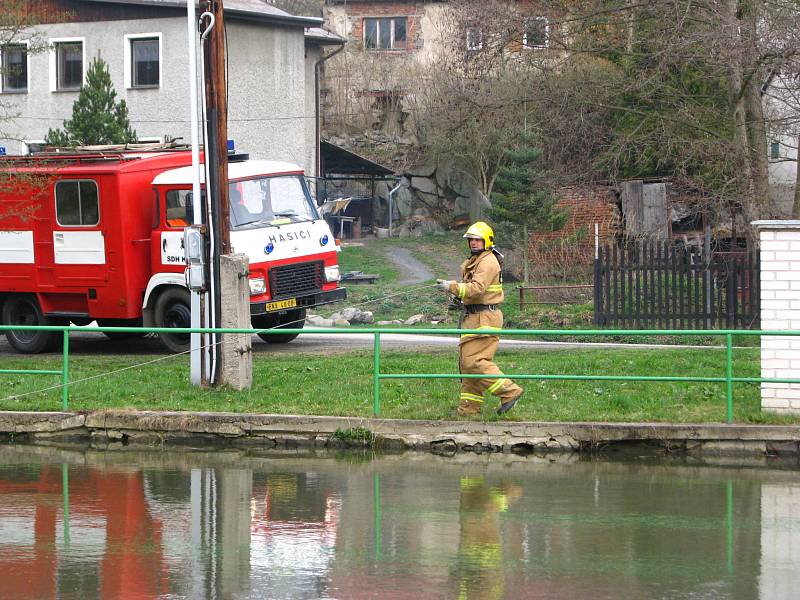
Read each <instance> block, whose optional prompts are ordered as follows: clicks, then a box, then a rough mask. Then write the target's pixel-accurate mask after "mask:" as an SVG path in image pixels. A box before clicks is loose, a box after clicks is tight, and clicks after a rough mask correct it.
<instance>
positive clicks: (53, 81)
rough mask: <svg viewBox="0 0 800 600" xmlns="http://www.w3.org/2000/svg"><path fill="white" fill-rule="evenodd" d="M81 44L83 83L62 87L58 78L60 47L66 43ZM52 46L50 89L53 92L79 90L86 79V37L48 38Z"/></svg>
mask: <svg viewBox="0 0 800 600" xmlns="http://www.w3.org/2000/svg"><path fill="white" fill-rule="evenodd" d="M77 43H80V44H81V83H80V85H79V86H78V87H69V88H67V87H61V86H60V85H59V79H58V67H59V65H58V62H59V60H58V56H59V47H60V46H62V45H64V44H77ZM48 45H49V46H50V52H49V54H50V91H51V92H77V91H80V89H81V87H83V84H84V83H85V81H86V38H84V37H65V38H52V39H50V40H48Z"/></svg>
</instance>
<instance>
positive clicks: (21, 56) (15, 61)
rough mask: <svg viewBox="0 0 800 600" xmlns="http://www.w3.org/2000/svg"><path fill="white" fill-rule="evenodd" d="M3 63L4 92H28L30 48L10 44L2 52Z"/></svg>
mask: <svg viewBox="0 0 800 600" xmlns="http://www.w3.org/2000/svg"><path fill="white" fill-rule="evenodd" d="M0 53H2V62H3V92H17V93H19V92H27V91H28V47H27V46H26V45H24V44H9V45H8V46H3V49H2V50H1V51H0Z"/></svg>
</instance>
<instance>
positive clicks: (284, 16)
mask: <svg viewBox="0 0 800 600" xmlns="http://www.w3.org/2000/svg"><path fill="white" fill-rule="evenodd" d="M82 1H83V2H95V3H100V4H108V3H114V4H133V5H142V6H162V7H164V8H184V9H185V8H186V2H184V1H182V0H82ZM195 4H196V3H195ZM223 5H224V7H225V13H226V14H227V15H230V16H232V17H234V16H235V17H241V18H248V19H253V20H257V21H273V22H280V23H286V24H296V25H303V26H305V27H316V26H319V25H322V23H323V20H322V19H320V18H317V17H302V16H297V15H293V14H290V13H288V12H286V11H285V10H281V9H280V8H276V7H275V6H272V5H271V4H268V3H267V2H265V0H224V2H223Z"/></svg>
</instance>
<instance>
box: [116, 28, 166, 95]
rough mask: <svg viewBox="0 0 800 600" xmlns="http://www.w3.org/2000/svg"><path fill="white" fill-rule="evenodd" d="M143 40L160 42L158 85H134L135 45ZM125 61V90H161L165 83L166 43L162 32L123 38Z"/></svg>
mask: <svg viewBox="0 0 800 600" xmlns="http://www.w3.org/2000/svg"><path fill="white" fill-rule="evenodd" d="M143 40H157V41H158V83H156V84H152V83H151V84H147V85H136V84H135V83H134V80H135V76H134V75H135V74H134V68H133V60H134V58H135V57H134V52H133V43H134V42H137V41H143ZM123 44H124V46H123V60H124V61H125V89H129V90H153V89H160V88H161V82H162V81H164V72H163V69H164V43H163V39H162V35H161V32H160V31H154V32H150V33H130V34H126V35H125V36H124V37H123Z"/></svg>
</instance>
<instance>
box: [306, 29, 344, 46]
mask: <svg viewBox="0 0 800 600" xmlns="http://www.w3.org/2000/svg"><path fill="white" fill-rule="evenodd" d="M305 35H306V40H308V41H310V42H317V43H319V44H322V45H332V44H338V45H341V44H344V43H346V42H347V40H345V39H344V38H343V37H342V36H340V35H337V34H335V33H333V32H332V31H328V30H327V29H323V28H322V27H306V34H305Z"/></svg>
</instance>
